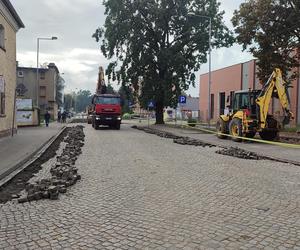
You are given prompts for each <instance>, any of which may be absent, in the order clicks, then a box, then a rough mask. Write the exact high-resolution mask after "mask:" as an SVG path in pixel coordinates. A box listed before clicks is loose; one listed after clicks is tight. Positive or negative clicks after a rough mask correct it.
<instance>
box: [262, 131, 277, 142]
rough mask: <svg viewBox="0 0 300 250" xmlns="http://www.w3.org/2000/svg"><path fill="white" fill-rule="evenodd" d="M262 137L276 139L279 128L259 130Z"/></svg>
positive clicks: (270, 139)
mask: <svg viewBox="0 0 300 250" xmlns="http://www.w3.org/2000/svg"><path fill="white" fill-rule="evenodd" d="M259 135H260V137H261V139H263V140H267V141H274V140H275V139H276V138H277V137H278V131H277V130H262V131H261V132H259Z"/></svg>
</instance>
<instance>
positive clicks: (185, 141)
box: [132, 126, 216, 147]
mask: <svg viewBox="0 0 300 250" xmlns="http://www.w3.org/2000/svg"><path fill="white" fill-rule="evenodd" d="M132 128H134V129H138V130H142V131H144V132H146V133H148V134H155V135H157V136H160V137H163V138H169V139H173V142H174V143H177V144H181V145H194V146H201V147H206V146H208V147H215V146H216V145H213V144H210V143H207V142H203V141H200V140H197V139H193V138H190V137H183V136H178V135H174V134H173V133H170V132H165V131H160V130H157V129H152V128H145V127H137V126H132Z"/></svg>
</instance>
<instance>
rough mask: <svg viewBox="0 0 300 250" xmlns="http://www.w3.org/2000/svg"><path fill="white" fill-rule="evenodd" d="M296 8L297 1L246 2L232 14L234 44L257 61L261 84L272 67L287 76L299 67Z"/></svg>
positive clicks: (299, 4)
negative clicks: (236, 43)
mask: <svg viewBox="0 0 300 250" xmlns="http://www.w3.org/2000/svg"><path fill="white" fill-rule="evenodd" d="M299 9H300V2H299V0H289V1H286V0H247V1H245V3H242V4H241V5H240V8H239V10H236V11H235V12H234V17H233V18H232V23H233V25H234V27H235V31H236V33H237V41H238V42H239V43H240V44H242V45H243V49H244V50H245V49H247V48H248V49H249V51H250V52H251V53H252V54H253V56H255V57H256V58H258V66H259V72H258V76H259V78H260V79H262V80H263V81H266V79H267V78H268V77H269V75H270V74H271V72H272V70H273V69H274V68H275V67H278V68H281V69H282V71H283V73H284V75H285V76H288V71H289V70H291V69H292V68H293V67H296V66H298V65H299V53H296V51H297V50H296V49H300V45H299V44H300V22H299V16H300V11H299ZM295 77H296V74H292V75H290V77H289V78H290V79H293V78H295Z"/></svg>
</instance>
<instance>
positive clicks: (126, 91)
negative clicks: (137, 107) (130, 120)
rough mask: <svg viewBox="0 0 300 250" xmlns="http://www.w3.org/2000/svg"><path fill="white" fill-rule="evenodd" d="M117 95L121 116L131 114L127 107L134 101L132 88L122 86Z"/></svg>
mask: <svg viewBox="0 0 300 250" xmlns="http://www.w3.org/2000/svg"><path fill="white" fill-rule="evenodd" d="M118 94H119V95H120V96H121V100H122V114H125V113H132V110H131V108H130V107H129V103H130V102H131V103H133V99H134V98H133V93H132V88H131V87H130V86H125V85H122V86H121V87H120V88H119V90H118Z"/></svg>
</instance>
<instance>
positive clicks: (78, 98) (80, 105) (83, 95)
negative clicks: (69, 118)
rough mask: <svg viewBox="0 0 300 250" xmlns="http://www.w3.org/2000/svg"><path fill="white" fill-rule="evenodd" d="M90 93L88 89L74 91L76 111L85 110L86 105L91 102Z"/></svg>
mask: <svg viewBox="0 0 300 250" xmlns="http://www.w3.org/2000/svg"><path fill="white" fill-rule="evenodd" d="M91 101H92V94H91V92H90V91H89V90H82V89H81V90H79V91H78V92H77V93H75V103H76V107H75V108H76V110H75V111H76V112H83V111H85V109H86V107H87V106H88V105H90V104H91Z"/></svg>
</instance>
